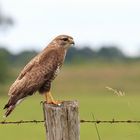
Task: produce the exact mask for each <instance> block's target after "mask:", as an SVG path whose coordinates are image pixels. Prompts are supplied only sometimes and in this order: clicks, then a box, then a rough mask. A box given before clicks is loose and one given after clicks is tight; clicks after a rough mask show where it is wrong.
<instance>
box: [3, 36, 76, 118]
mask: <svg viewBox="0 0 140 140" xmlns="http://www.w3.org/2000/svg"><path fill="white" fill-rule="evenodd" d="M72 44H74V41H73V38H72V37H70V36H67V35H60V36H58V37H56V38H55V39H54V40H53V41H52V42H51V43H50V44H49V45H48V47H46V48H45V49H44V50H43V51H42V52H41V53H39V54H38V55H37V56H36V57H34V58H33V59H32V60H31V61H30V62H29V63H28V64H27V65H26V66H25V67H24V69H23V70H22V71H21V73H20V74H19V76H18V77H17V79H16V81H15V82H14V83H13V84H12V86H11V87H10V90H9V93H8V95H9V96H10V98H9V101H8V103H7V104H6V105H5V107H4V109H6V113H5V116H6V117H7V116H8V115H9V114H10V113H11V112H12V110H13V109H14V108H15V107H16V105H17V104H18V103H20V102H21V101H22V100H23V99H24V98H25V97H27V96H30V95H33V94H34V93H35V92H36V91H39V93H40V94H47V96H48V95H49V94H50V93H49V92H50V88H51V82H52V80H54V78H55V77H56V76H57V74H58V72H59V70H60V68H61V66H62V64H63V62H64V59H65V55H66V52H67V49H68V48H69V47H70V46H71V45H72ZM47 96H46V97H47ZM50 98H51V101H50V103H56V102H55V101H54V100H53V99H52V97H50ZM46 100H47V101H48V102H49V100H48V97H47V99H46ZM56 104H57V103H56Z"/></svg>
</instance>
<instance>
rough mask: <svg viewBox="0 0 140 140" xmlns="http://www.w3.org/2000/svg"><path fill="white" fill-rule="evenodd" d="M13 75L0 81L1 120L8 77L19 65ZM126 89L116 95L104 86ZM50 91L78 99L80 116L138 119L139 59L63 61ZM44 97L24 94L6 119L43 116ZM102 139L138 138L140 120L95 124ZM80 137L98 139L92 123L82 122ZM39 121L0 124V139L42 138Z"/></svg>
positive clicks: (82, 139) (42, 132)
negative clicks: (85, 61)
mask: <svg viewBox="0 0 140 140" xmlns="http://www.w3.org/2000/svg"><path fill="white" fill-rule="evenodd" d="M10 71H11V72H12V73H13V77H12V78H11V79H10V80H8V84H5V85H0V93H1V95H0V107H1V109H0V114H1V115H0V121H3V120H4V119H3V117H2V116H3V113H4V111H3V109H2V108H3V106H4V104H5V103H6V101H7V99H8V96H7V92H8V88H9V85H10V84H11V83H12V82H11V81H12V80H13V79H14V78H15V77H16V76H17V75H18V72H19V71H20V69H18V70H16V69H11V70H10ZM107 86H109V87H112V88H114V89H117V90H122V91H124V92H125V96H117V95H116V94H114V93H113V92H112V91H109V90H108V89H106V88H105V87H107ZM52 93H53V96H54V97H55V98H56V99H59V100H78V101H79V110H80V119H85V120H93V118H92V115H91V114H92V113H93V114H94V115H95V117H96V119H98V120H111V119H113V118H114V119H116V120H128V119H134V120H140V109H139V108H140V62H135V63H125V64H123V63H108V64H107V63H90V64H80V65H79V64H78V65H76V64H75V65H73V66H71V65H65V67H63V68H62V71H61V73H60V75H59V76H58V77H57V79H56V80H55V81H54V82H53V86H52ZM42 100H44V97H42V96H41V95H39V94H35V95H34V96H32V97H29V98H27V99H26V100H25V101H24V102H22V103H21V104H20V105H19V106H18V107H17V108H16V109H15V110H14V112H13V113H12V114H11V116H9V117H8V118H7V119H6V120H7V121H14V120H42V119H43V113H42V106H41V105H40V101H42ZM97 126H98V130H99V133H100V137H101V140H118V139H119V140H132V139H133V140H139V138H140V125H139V124H98V125H97ZM80 132H81V135H80V137H81V138H80V139H81V140H92V139H93V140H98V137H97V133H96V129H95V126H94V124H89V123H84V124H81V129H80ZM45 138H46V136H45V129H44V125H43V123H41V124H21V125H0V140H1V139H3V140H19V139H20V140H45Z"/></svg>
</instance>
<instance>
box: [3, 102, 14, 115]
mask: <svg viewBox="0 0 140 140" xmlns="http://www.w3.org/2000/svg"><path fill="white" fill-rule="evenodd" d="M15 107H16V106H15V105H10V106H9V105H8V104H6V105H5V107H4V109H6V112H5V114H4V117H7V116H9V115H10V114H11V112H12V111H13V110H14V108H15Z"/></svg>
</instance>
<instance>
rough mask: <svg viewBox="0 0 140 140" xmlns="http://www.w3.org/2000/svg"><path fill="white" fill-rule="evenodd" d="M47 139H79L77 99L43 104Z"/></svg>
mask: <svg viewBox="0 0 140 140" xmlns="http://www.w3.org/2000/svg"><path fill="white" fill-rule="evenodd" d="M43 110H44V118H45V127H46V134H47V140H80V132H79V129H80V122H79V113H78V102H77V101H65V102H63V103H62V104H61V106H56V105H53V104H46V103H44V104H43Z"/></svg>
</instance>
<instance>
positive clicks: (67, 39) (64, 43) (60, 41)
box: [52, 35, 74, 49]
mask: <svg viewBox="0 0 140 140" xmlns="http://www.w3.org/2000/svg"><path fill="white" fill-rule="evenodd" d="M52 42H53V43H55V44H57V45H58V46H59V47H64V48H65V49H68V48H70V47H71V46H72V45H74V40H73V38H72V37H71V36H68V35H59V36H57V37H56V38H55V39H54V40H53V41H52Z"/></svg>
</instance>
